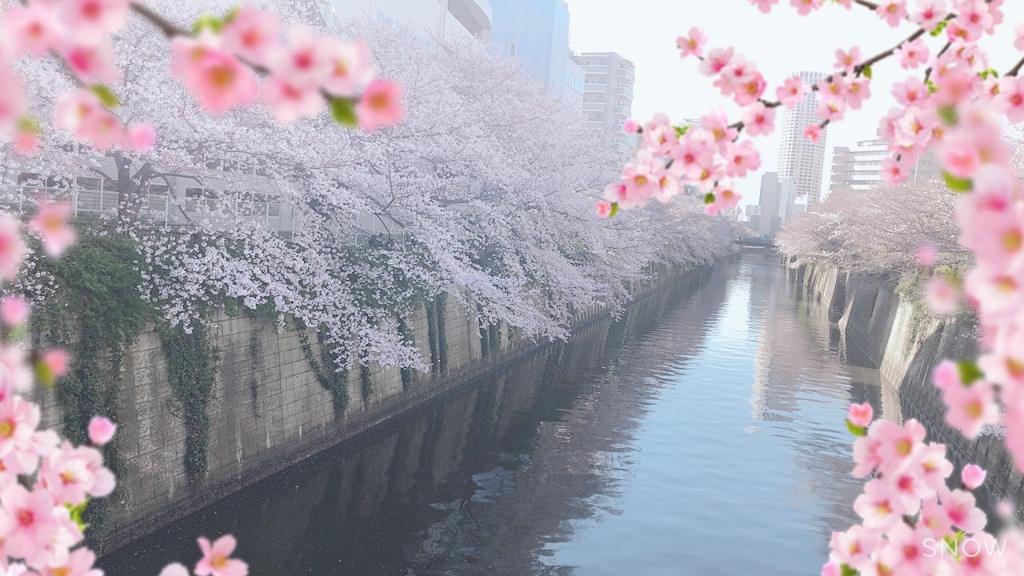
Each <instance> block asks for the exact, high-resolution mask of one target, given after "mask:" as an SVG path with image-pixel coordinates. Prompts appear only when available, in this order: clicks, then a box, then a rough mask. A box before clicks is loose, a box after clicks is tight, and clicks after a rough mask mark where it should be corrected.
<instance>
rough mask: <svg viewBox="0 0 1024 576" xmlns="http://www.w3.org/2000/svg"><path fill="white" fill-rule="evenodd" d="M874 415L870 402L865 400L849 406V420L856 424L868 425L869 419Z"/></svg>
mask: <svg viewBox="0 0 1024 576" xmlns="http://www.w3.org/2000/svg"><path fill="white" fill-rule="evenodd" d="M874 416H875V411H874V409H873V408H871V404H868V403H867V402H865V403H863V404H854V405H852V406H850V414H849V418H850V422H853V423H854V424H856V425H857V426H860V427H862V428H863V427H866V426H868V425H869V424H871V420H872V418H874Z"/></svg>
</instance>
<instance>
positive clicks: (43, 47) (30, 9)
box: [0, 2, 63, 57]
mask: <svg viewBox="0 0 1024 576" xmlns="http://www.w3.org/2000/svg"><path fill="white" fill-rule="evenodd" d="M57 12H60V10H57V7H56V6H55V5H52V4H50V3H47V2H29V3H27V4H26V5H23V6H12V7H10V8H7V10H6V11H4V13H3V16H4V18H3V21H2V22H0V25H2V26H3V34H4V36H5V37H7V38H11V39H12V40H13V47H14V53H15V54H30V55H32V56H36V57H41V56H43V55H45V54H46V53H47V52H49V51H50V50H55V49H56V48H57V46H58V45H59V42H60V38H61V36H62V35H63V30H61V28H60V27H59V24H58V23H57V14H56V13H57Z"/></svg>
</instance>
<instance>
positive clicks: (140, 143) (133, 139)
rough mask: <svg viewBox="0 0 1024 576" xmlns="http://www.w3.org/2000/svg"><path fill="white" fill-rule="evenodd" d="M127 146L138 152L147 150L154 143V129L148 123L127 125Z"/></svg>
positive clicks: (150, 148)
mask: <svg viewBox="0 0 1024 576" xmlns="http://www.w3.org/2000/svg"><path fill="white" fill-rule="evenodd" d="M127 134H128V146H129V147H131V149H132V150H136V151H138V152H147V151H149V150H152V149H153V145H154V144H156V131H155V130H153V127H152V126H150V125H149V124H131V125H130V126H128V131H127Z"/></svg>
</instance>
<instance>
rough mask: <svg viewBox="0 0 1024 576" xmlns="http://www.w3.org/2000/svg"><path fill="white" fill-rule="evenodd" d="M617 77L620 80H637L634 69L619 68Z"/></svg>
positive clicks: (616, 72)
mask: <svg viewBox="0 0 1024 576" xmlns="http://www.w3.org/2000/svg"><path fill="white" fill-rule="evenodd" d="M615 75H616V76H618V77H619V78H626V79H627V80H630V81H632V80H636V74H635V73H634V72H633V69H632V68H619V69H618V70H616V71H615Z"/></svg>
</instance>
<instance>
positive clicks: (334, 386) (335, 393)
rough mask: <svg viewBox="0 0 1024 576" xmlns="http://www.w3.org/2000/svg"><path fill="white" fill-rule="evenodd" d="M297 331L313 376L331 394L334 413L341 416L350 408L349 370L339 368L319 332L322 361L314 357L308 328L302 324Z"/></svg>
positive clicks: (318, 338)
mask: <svg viewBox="0 0 1024 576" xmlns="http://www.w3.org/2000/svg"><path fill="white" fill-rule="evenodd" d="M295 331H296V333H297V334H298V335H299V344H300V345H301V346H302V353H303V355H305V357H306V362H308V363H309V367H310V368H311V369H312V370H313V376H314V377H316V381H317V382H318V383H319V384H320V386H322V387H323V388H324V390H327V391H328V392H330V394H331V403H332V404H333V405H334V413H335V415H338V416H341V415H342V414H344V413H345V408H346V407H348V368H342V367H340V366H338V363H337V360H335V358H334V354H331V353H330V351H329V350H328V349H327V346H324V342H323V338H321V336H320V333H319V332H317V341H318V343H319V344H320V360H319V361H317V359H316V358H315V357H314V356H313V346H312V345H311V344H310V342H309V335H308V334H307V329H306V327H305V326H303V325H302V324H301V323H300V324H299V325H298V326H296V330H295Z"/></svg>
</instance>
